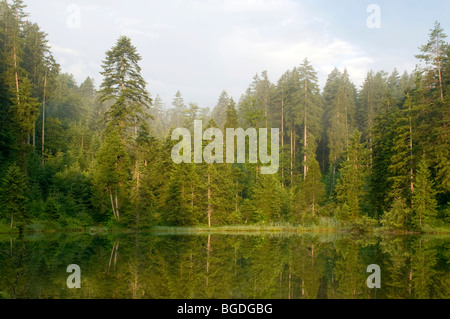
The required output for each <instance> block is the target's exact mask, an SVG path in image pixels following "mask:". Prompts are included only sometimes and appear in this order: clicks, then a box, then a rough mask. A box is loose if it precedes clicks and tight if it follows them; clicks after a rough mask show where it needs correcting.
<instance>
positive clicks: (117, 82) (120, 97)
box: [98, 36, 152, 140]
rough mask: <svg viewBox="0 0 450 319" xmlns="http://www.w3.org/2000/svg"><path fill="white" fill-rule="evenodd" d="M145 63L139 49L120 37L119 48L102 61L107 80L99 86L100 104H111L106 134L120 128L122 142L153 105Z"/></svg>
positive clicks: (139, 123) (145, 117)
mask: <svg viewBox="0 0 450 319" xmlns="http://www.w3.org/2000/svg"><path fill="white" fill-rule="evenodd" d="M141 59H142V57H141V55H140V54H139V53H138V52H137V50H136V47H134V46H133V45H132V44H131V40H130V39H129V38H128V37H126V36H121V37H120V38H119V39H118V40H117V43H116V45H115V46H114V47H113V48H112V49H111V50H109V51H107V52H106V59H105V60H104V61H103V65H102V68H103V71H102V72H101V74H102V75H103V77H104V79H103V82H102V84H101V85H100V90H99V92H98V93H99V100H100V102H106V101H112V103H113V104H112V105H111V107H110V109H109V110H108V111H107V112H106V113H105V120H106V122H107V130H108V131H109V130H112V129H113V128H115V127H117V128H118V129H119V134H120V136H121V138H122V139H124V140H125V139H126V138H127V137H129V136H130V133H129V132H128V129H129V128H132V127H134V136H135V137H136V136H137V128H138V127H139V126H140V125H141V124H142V123H145V122H146V121H147V120H148V118H149V115H148V111H147V110H148V108H149V107H150V105H151V104H152V99H151V98H150V96H149V94H148V92H147V90H146V83H145V80H144V78H143V77H142V75H141V67H140V66H139V61H140V60H141Z"/></svg>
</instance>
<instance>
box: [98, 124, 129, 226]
mask: <svg viewBox="0 0 450 319" xmlns="http://www.w3.org/2000/svg"><path fill="white" fill-rule="evenodd" d="M129 167H130V157H129V154H128V152H127V150H126V148H125V145H124V144H123V142H122V140H121V138H120V133H119V130H118V128H115V129H113V130H112V131H110V132H108V134H107V136H106V138H105V141H104V142H103V145H102V147H101V148H100V150H99V152H98V154H97V162H96V168H95V171H94V182H93V183H94V185H95V186H96V188H97V189H98V190H99V191H100V192H101V193H102V194H104V196H107V197H108V198H109V201H110V202H111V210H112V212H113V216H114V218H115V220H117V221H118V220H120V207H121V205H120V200H119V199H120V197H124V195H123V194H121V192H123V191H124V190H126V188H125V187H124V186H125V184H126V183H127V181H128V179H129ZM102 200H103V199H102Z"/></svg>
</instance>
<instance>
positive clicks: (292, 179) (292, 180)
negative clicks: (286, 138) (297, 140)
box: [291, 127, 294, 185]
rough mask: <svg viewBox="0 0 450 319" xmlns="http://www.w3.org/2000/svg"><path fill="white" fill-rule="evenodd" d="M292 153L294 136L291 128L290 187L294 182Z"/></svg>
mask: <svg viewBox="0 0 450 319" xmlns="http://www.w3.org/2000/svg"><path fill="white" fill-rule="evenodd" d="M293 153H294V136H293V133H292V127H291V185H292V184H293V182H294V162H293Z"/></svg>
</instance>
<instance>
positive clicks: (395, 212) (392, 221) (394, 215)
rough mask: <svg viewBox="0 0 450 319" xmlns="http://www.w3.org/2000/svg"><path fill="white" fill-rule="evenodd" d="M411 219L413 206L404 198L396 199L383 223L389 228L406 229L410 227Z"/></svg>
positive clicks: (395, 229) (382, 220)
mask: <svg viewBox="0 0 450 319" xmlns="http://www.w3.org/2000/svg"><path fill="white" fill-rule="evenodd" d="M410 219H411V208H410V207H408V205H407V204H406V200H405V199H404V198H400V197H397V198H395V199H394V201H393V204H392V207H391V209H390V210H389V211H387V212H385V213H384V215H383V218H382V219H381V224H382V225H383V227H385V228H386V229H388V230H393V231H406V230H408V229H409V226H410Z"/></svg>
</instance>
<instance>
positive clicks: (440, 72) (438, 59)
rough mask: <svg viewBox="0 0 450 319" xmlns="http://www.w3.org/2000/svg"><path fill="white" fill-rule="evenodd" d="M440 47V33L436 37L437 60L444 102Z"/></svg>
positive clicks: (442, 100)
mask: <svg viewBox="0 0 450 319" xmlns="http://www.w3.org/2000/svg"><path fill="white" fill-rule="evenodd" d="M439 51H440V48H439V34H438V35H437V38H436V54H437V61H438V69H439V86H440V89H441V102H444V89H443V88H442V70H441V54H440V52H439Z"/></svg>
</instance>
